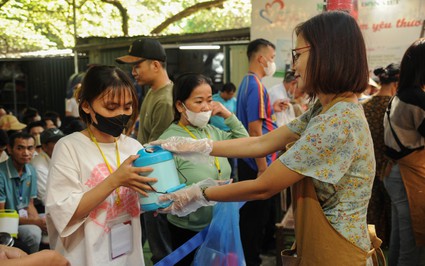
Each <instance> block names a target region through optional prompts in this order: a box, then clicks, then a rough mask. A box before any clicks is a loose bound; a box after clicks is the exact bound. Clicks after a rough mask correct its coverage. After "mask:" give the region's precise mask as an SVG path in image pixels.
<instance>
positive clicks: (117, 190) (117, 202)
mask: <svg viewBox="0 0 425 266" xmlns="http://www.w3.org/2000/svg"><path fill="white" fill-rule="evenodd" d="M87 131H88V132H89V135H90V138H91V140H92V141H93V142H94V144H96V146H97V148H98V149H99V151H100V154H101V155H102V157H103V161H104V162H105V164H106V167H108V170H109V172H110V173H111V174H112V173H113V172H114V171H113V170H112V168H111V166H110V165H109V163H108V160H106V156H105V154H104V153H103V151H102V149H101V148H100V146H99V143H98V142H97V140H96V138H95V137H94V135H93V133H92V132H91V130H90V128H88V127H87ZM114 142H115V154H116V156H117V168H118V167H120V164H121V163H120V161H121V160H120V153H119V151H118V142H117V140H116V139H114ZM115 194H117V197H116V199H115V203H116V204H117V205H119V204H120V202H121V198H120V188H119V187H117V188H116V189H115Z"/></svg>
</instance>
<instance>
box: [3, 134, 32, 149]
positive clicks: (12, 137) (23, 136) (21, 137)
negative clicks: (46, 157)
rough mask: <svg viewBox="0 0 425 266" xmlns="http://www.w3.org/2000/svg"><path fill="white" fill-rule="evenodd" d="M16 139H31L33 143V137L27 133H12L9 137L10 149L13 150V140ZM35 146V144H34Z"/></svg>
mask: <svg viewBox="0 0 425 266" xmlns="http://www.w3.org/2000/svg"><path fill="white" fill-rule="evenodd" d="M16 139H33V140H34V142H35V139H34V137H33V136H32V135H31V134H29V133H27V132H17V133H13V134H12V135H10V136H9V146H10V147H11V148H13V146H14V145H15V140H16ZM34 145H35V143H34Z"/></svg>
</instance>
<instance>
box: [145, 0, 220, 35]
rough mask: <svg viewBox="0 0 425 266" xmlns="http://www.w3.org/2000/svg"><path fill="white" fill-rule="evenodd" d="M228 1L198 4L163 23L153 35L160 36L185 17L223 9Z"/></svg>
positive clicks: (218, 0) (154, 30)
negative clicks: (203, 10)
mask: <svg viewBox="0 0 425 266" xmlns="http://www.w3.org/2000/svg"><path fill="white" fill-rule="evenodd" d="M225 1H226V0H215V1H209V2H203V3H198V4H195V5H193V6H190V7H188V8H186V9H185V10H183V11H181V12H179V13H177V14H176V15H174V16H172V17H171V18H168V19H166V20H165V21H164V22H162V23H161V24H160V25H159V26H157V27H156V28H155V29H153V30H152V31H151V33H152V34H158V33H161V32H162V31H163V30H164V29H166V28H167V27H168V26H169V25H171V24H172V23H174V22H176V21H179V20H181V19H183V18H185V17H188V16H190V15H192V14H194V13H196V12H198V11H200V10H202V9H209V8H214V7H218V8H223V3H224V2H225Z"/></svg>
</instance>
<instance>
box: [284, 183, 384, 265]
mask: <svg viewBox="0 0 425 266" xmlns="http://www.w3.org/2000/svg"><path fill="white" fill-rule="evenodd" d="M292 193H293V194H292V195H293V204H294V205H293V207H294V219H295V240H296V242H295V243H296V250H295V249H293V250H290V251H283V252H282V263H283V265H284V266H287V265H302V266H308V265H314V266H317V265H319V266H320V265H327V266H332V265H335V266H340V265H366V260H367V258H368V257H369V256H374V255H376V254H377V253H376V250H379V252H378V254H377V255H378V256H379V255H380V256H381V257H380V258H379V259H381V264H382V265H385V259H384V258H383V254H382V251H381V250H380V249H379V246H380V245H381V243H382V241H380V239H379V238H377V237H376V234H375V236H374V237H373V238H371V242H372V245H373V246H374V247H375V248H372V250H371V251H369V252H366V251H364V250H362V249H361V248H360V247H358V246H356V245H355V244H353V243H351V242H350V241H348V240H347V239H346V238H345V237H344V236H342V235H341V234H340V233H339V232H338V231H336V230H335V229H334V228H333V226H332V225H331V224H330V223H329V221H328V219H327V218H326V216H325V214H324V213H323V209H322V207H321V206H320V203H319V201H318V199H317V195H316V191H315V189H314V185H313V181H312V179H311V178H310V177H305V178H304V179H302V180H301V181H299V182H297V183H296V184H294V185H293V187H292ZM371 229H372V228H371ZM375 249H376V250H375ZM295 252H296V254H297V257H292V256H291V255H293V254H294V253H295ZM288 255H289V256H288ZM373 260H374V264H375V263H376V264H375V265H379V263H378V260H377V258H373Z"/></svg>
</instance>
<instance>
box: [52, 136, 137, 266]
mask: <svg viewBox="0 0 425 266" xmlns="http://www.w3.org/2000/svg"><path fill="white" fill-rule="evenodd" d="M99 145H100V147H101V149H102V151H103V153H104V154H105V157H106V159H107V161H108V163H109V165H110V166H111V167H112V169H113V170H115V169H117V162H116V160H117V159H116V149H115V143H99ZM141 148H142V145H141V144H140V143H139V142H138V141H137V140H135V139H133V138H131V137H127V136H125V135H121V136H120V138H119V139H118V149H119V154H120V161H121V163H122V162H123V161H124V160H126V159H127V158H128V157H129V156H130V155H134V154H137V152H138V151H139V150H140V149H141ZM109 175H110V173H109V170H108V168H107V166H106V164H105V162H104V160H103V158H102V156H101V154H100V151H99V149H98V148H97V146H96V145H95V143H93V142H92V141H91V140H90V139H89V138H88V137H87V136H85V135H83V134H82V133H80V132H75V133H72V134H70V135H68V136H65V137H63V138H61V139H60V140H59V141H58V142H57V143H56V146H55V149H54V151H53V155H52V161H51V168H50V171H49V177H48V182H47V200H46V213H47V215H46V220H47V229H48V232H49V240H50V245H51V247H52V248H54V249H55V250H57V251H58V252H60V253H61V254H63V255H64V256H65V257H66V258H67V259H68V260H69V261H70V263H71V265H87V266H91V265H102V266H104V265H120V266H121V265H137V266H140V265H141V266H143V265H144V259H143V252H142V245H141V234H142V232H141V227H140V218H139V217H140V205H139V196H138V194H137V193H136V192H135V191H133V190H131V189H128V188H126V187H120V193H119V194H120V198H121V203H120V204H119V205H117V204H116V203H115V196H116V192H115V191H114V192H113V193H112V194H111V195H110V196H109V197H108V198H107V199H106V200H105V201H104V202H103V203H101V204H100V205H99V206H98V207H97V208H95V209H94V210H92V211H91V212H90V214H89V215H88V217H86V218H84V219H81V221H79V222H78V223H76V224H74V225H72V226H68V223H69V221H70V219H71V217H72V216H73V214H74V212H75V210H76V209H77V207H78V204H79V203H80V200H81V198H82V196H83V194H84V193H85V192H87V191H89V190H90V189H91V188H93V187H95V186H96V185H97V184H99V183H100V182H101V181H103V180H104V179H105V178H106V177H107V176H109ZM122 215H127V217H126V218H125V221H131V225H132V226H131V227H132V232H131V235H132V240H131V243H132V246H133V248H132V252H130V253H128V254H125V255H123V256H120V257H118V258H116V259H114V260H112V259H111V251H110V250H111V241H110V238H111V237H110V222H111V221H114V220H115V221H117V220H121V219H120V217H122ZM120 224H122V223H120Z"/></svg>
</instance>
